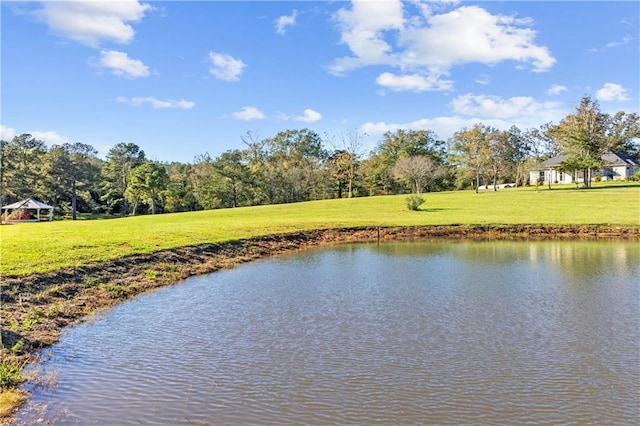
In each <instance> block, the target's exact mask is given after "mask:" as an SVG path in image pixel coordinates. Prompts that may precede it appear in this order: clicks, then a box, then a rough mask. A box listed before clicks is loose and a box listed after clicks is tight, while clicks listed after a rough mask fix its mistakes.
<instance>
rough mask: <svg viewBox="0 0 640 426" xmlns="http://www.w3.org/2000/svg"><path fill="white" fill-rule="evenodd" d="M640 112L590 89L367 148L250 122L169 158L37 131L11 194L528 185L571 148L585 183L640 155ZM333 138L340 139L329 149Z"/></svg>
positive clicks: (154, 200)
mask: <svg viewBox="0 0 640 426" xmlns="http://www.w3.org/2000/svg"><path fill="white" fill-rule="evenodd" d="M639 138H640V120H639V118H638V115H637V114H635V113H626V112H622V111H621V112H618V113H616V114H614V115H610V114H605V113H603V112H601V111H600V107H599V105H598V103H597V102H596V101H593V100H591V99H590V98H589V97H584V98H583V99H582V100H581V102H580V105H579V106H578V107H577V108H576V110H575V111H574V112H573V113H571V114H569V115H567V116H566V117H565V118H564V119H563V120H561V121H560V123H558V124H553V123H546V124H544V125H542V126H540V127H539V128H533V129H526V130H521V129H519V128H517V127H516V126H513V127H511V128H510V129H508V130H498V129H496V128H493V127H491V126H487V125H485V124H482V123H477V124H475V125H474V126H472V127H471V128H463V129H461V130H459V131H458V132H456V133H455V134H454V135H453V137H451V138H450V139H449V140H447V141H443V140H440V139H438V138H437V136H436V134H435V133H434V132H432V131H430V130H402V129H400V130H397V131H395V132H387V133H386V134H384V136H383V137H382V139H381V140H380V141H379V143H378V144H377V146H376V147H375V149H374V150H372V151H371V152H369V153H366V154H365V153H363V152H362V149H363V144H362V139H363V135H361V134H359V133H358V132H357V131H355V130H354V131H351V132H348V133H346V134H344V135H341V136H339V137H331V138H330V137H325V138H324V139H323V138H322V137H320V136H319V135H318V134H317V133H316V132H314V131H313V130H310V129H306V128H305V129H298V130H286V131H282V132H279V133H277V134H276V135H275V136H273V137H269V138H265V139H261V138H259V137H258V136H257V135H255V134H253V133H251V132H248V133H247V134H246V135H245V136H243V137H241V141H242V149H233V150H229V151H226V152H224V153H222V154H220V155H219V156H217V157H215V158H213V157H211V156H210V155H209V154H208V153H204V154H202V155H199V156H197V157H196V158H195V159H194V161H193V162H192V163H181V162H157V161H151V160H149V159H148V158H147V156H146V154H145V152H144V151H143V150H142V149H141V147H139V146H138V145H136V144H134V143H118V144H116V145H115V146H113V147H112V148H111V149H110V150H109V152H108V153H107V155H106V158H105V159H100V158H99V157H98V156H97V154H98V153H97V151H96V149H95V148H94V147H92V146H91V145H87V144H83V143H64V144H61V145H53V146H51V147H47V146H46V145H45V143H44V142H43V141H40V140H37V139H35V138H33V137H32V136H31V135H29V134H22V135H19V136H16V137H14V138H13V140H11V141H4V140H2V141H0V202H1V204H2V205H5V204H8V203H11V202H14V201H18V200H21V199H24V198H27V197H33V198H36V199H39V200H41V201H43V202H46V203H48V204H51V205H54V206H56V208H57V209H58V213H64V214H68V215H70V216H71V217H72V218H73V219H75V218H76V216H77V212H85V213H97V214H110V215H122V216H126V215H136V214H155V213H161V212H184V211H193V210H202V209H217V208H231V207H239V206H250V205H261V204H279V203H292V202H299V201H308V200H317V199H327V198H342V197H356V196H372V195H381V194H401V193H414V194H420V193H422V192H432V191H443V190H455V189H466V188H475V189H476V191H477V190H478V188H479V187H480V185H481V184H484V185H494V188H495V187H496V185H497V184H498V183H503V182H509V183H515V185H516V186H520V185H527V184H528V176H529V171H530V170H535V169H536V168H537V167H538V166H539V165H540V163H541V162H542V161H544V160H545V159H547V158H549V157H551V156H555V155H558V154H561V153H562V154H565V155H566V160H565V161H564V162H563V163H562V167H563V168H565V169H566V170H572V171H576V170H581V171H583V172H584V173H585V176H587V177H589V178H588V179H585V186H589V185H590V181H591V179H590V176H591V175H592V171H593V170H595V169H598V168H600V167H602V159H601V157H602V154H604V153H605V152H607V151H614V152H618V153H622V154H624V155H627V156H629V157H631V158H635V159H639V158H640V156H639V152H640V146H639V144H638V139H639ZM329 147H330V148H329Z"/></svg>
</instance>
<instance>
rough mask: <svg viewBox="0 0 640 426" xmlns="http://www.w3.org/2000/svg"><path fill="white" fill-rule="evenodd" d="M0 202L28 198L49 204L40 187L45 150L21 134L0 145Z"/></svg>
mask: <svg viewBox="0 0 640 426" xmlns="http://www.w3.org/2000/svg"><path fill="white" fill-rule="evenodd" d="M0 148H1V150H0V201H1V202H2V205H4V204H6V203H9V202H14V201H18V200H21V199H24V198H28V197H35V198H39V199H42V200H44V201H49V199H48V197H47V193H46V188H45V185H43V178H44V176H45V175H44V170H43V166H44V163H45V157H46V154H47V148H46V146H45V144H44V142H43V141H41V140H38V139H35V138H34V137H33V136H31V135H30V134H27V133H24V134H21V135H19V136H16V137H14V138H13V139H12V140H11V141H9V142H7V141H2V143H1V144H0Z"/></svg>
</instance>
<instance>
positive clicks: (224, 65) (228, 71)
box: [209, 52, 246, 81]
mask: <svg viewBox="0 0 640 426" xmlns="http://www.w3.org/2000/svg"><path fill="white" fill-rule="evenodd" d="M209 61H210V63H211V66H210V67H209V72H210V73H211V75H213V76H214V77H216V78H217V79H220V80H224V81H238V80H240V75H241V74H242V72H243V71H244V68H245V67H246V65H245V63H244V62H242V61H241V60H240V59H236V58H234V57H233V56H231V55H228V54H226V53H216V52H209Z"/></svg>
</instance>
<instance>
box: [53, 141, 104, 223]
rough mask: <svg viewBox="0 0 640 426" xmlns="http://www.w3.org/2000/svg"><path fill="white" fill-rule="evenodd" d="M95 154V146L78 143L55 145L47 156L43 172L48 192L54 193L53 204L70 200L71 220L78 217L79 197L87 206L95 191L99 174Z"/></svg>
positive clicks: (98, 161)
mask: <svg viewBox="0 0 640 426" xmlns="http://www.w3.org/2000/svg"><path fill="white" fill-rule="evenodd" d="M97 154H98V151H96V149H95V148H94V147H92V146H91V145H88V144H84V143H80V142H76V143H73V144H69V143H65V144H62V145H54V146H52V147H51V149H50V150H49V152H48V153H47V161H46V162H45V173H46V182H47V184H48V187H49V189H50V193H53V194H55V203H56V204H59V203H60V202H62V201H65V200H69V199H70V202H71V217H72V219H73V220H76V218H77V212H78V195H79V194H81V195H82V197H83V198H84V199H85V200H84V201H85V203H88V202H90V201H91V195H90V191H91V190H95V189H96V188H95V187H96V183H97V176H98V174H99V171H100V160H99V159H98V158H97V157H96V155H97Z"/></svg>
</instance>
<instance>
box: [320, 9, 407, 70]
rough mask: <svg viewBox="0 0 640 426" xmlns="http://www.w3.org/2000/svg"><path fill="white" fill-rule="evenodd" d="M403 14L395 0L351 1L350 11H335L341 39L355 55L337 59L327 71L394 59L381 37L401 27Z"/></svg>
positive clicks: (348, 68)
mask: <svg viewBox="0 0 640 426" xmlns="http://www.w3.org/2000/svg"><path fill="white" fill-rule="evenodd" d="M402 15H403V10H402V3H401V2H400V1H397V0H394V1H372V2H366V1H354V2H353V3H352V8H351V9H350V10H349V9H345V8H343V9H340V10H338V12H336V14H335V15H334V19H335V20H336V22H337V23H338V25H339V27H340V30H341V42H342V43H344V44H346V45H347V46H349V49H350V50H351V52H352V53H353V54H354V56H352V57H344V58H338V59H336V60H335V61H334V63H333V64H332V65H331V66H330V67H329V70H330V72H332V73H333V74H343V73H345V72H347V71H349V70H351V69H355V68H359V67H361V66H367V65H376V64H389V63H391V62H393V60H392V58H391V57H390V55H391V53H392V47H391V46H390V45H389V44H388V43H387V42H386V41H385V40H384V32H385V31H389V30H400V29H402V26H403V22H404V19H403V16H402Z"/></svg>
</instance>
